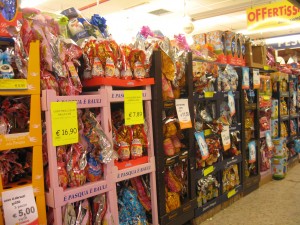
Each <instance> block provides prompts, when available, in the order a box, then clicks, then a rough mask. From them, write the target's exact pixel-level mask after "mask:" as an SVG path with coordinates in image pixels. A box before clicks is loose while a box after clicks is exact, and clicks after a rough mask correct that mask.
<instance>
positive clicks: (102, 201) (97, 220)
mask: <svg viewBox="0 0 300 225" xmlns="http://www.w3.org/2000/svg"><path fill="white" fill-rule="evenodd" d="M106 210H107V203H106V196H105V194H101V195H97V196H96V197H95V198H94V199H93V224H102V221H103V218H104V215H105V213H106Z"/></svg>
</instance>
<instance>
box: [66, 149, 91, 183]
mask: <svg viewBox="0 0 300 225" xmlns="http://www.w3.org/2000/svg"><path fill="white" fill-rule="evenodd" d="M84 154H85V152H84V150H83V148H82V145H81V144H80V143H77V144H73V145H72V146H71V148H70V149H69V152H68V157H67V158H68V163H67V172H68V175H69V176H68V177H69V180H68V186H69V187H79V186H81V185H83V184H85V182H86V178H87V162H86V158H85V162H84V157H85V156H84Z"/></svg>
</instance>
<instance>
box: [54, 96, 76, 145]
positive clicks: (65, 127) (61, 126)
mask: <svg viewBox="0 0 300 225" xmlns="http://www.w3.org/2000/svg"><path fill="white" fill-rule="evenodd" d="M51 122H52V141H53V145H54V146H60V145H67V144H73V143H77V142H78V120H77V102H51Z"/></svg>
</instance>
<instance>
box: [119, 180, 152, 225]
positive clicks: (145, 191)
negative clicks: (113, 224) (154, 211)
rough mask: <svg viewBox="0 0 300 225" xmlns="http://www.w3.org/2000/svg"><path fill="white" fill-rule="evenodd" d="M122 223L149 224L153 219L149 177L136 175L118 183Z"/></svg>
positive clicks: (120, 220)
mask: <svg viewBox="0 0 300 225" xmlns="http://www.w3.org/2000/svg"><path fill="white" fill-rule="evenodd" d="M117 189H118V207H119V223H118V224H120V225H131V224H140V225H147V224H149V222H150V223H151V221H152V219H151V218H152V216H151V198H150V186H149V178H148V176H147V175H144V176H140V177H134V178H131V179H130V180H126V181H122V182H119V183H118V184H117Z"/></svg>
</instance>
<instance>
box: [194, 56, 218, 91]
mask: <svg viewBox="0 0 300 225" xmlns="http://www.w3.org/2000/svg"><path fill="white" fill-rule="evenodd" d="M218 70H219V68H218V65H216V64H213V63H207V62H195V61H194V62H193V81H194V90H195V91H197V92H199V93H201V92H203V91H206V92H207V91H215V87H214V83H215V81H216V79H217V78H218V75H219V74H218Z"/></svg>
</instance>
